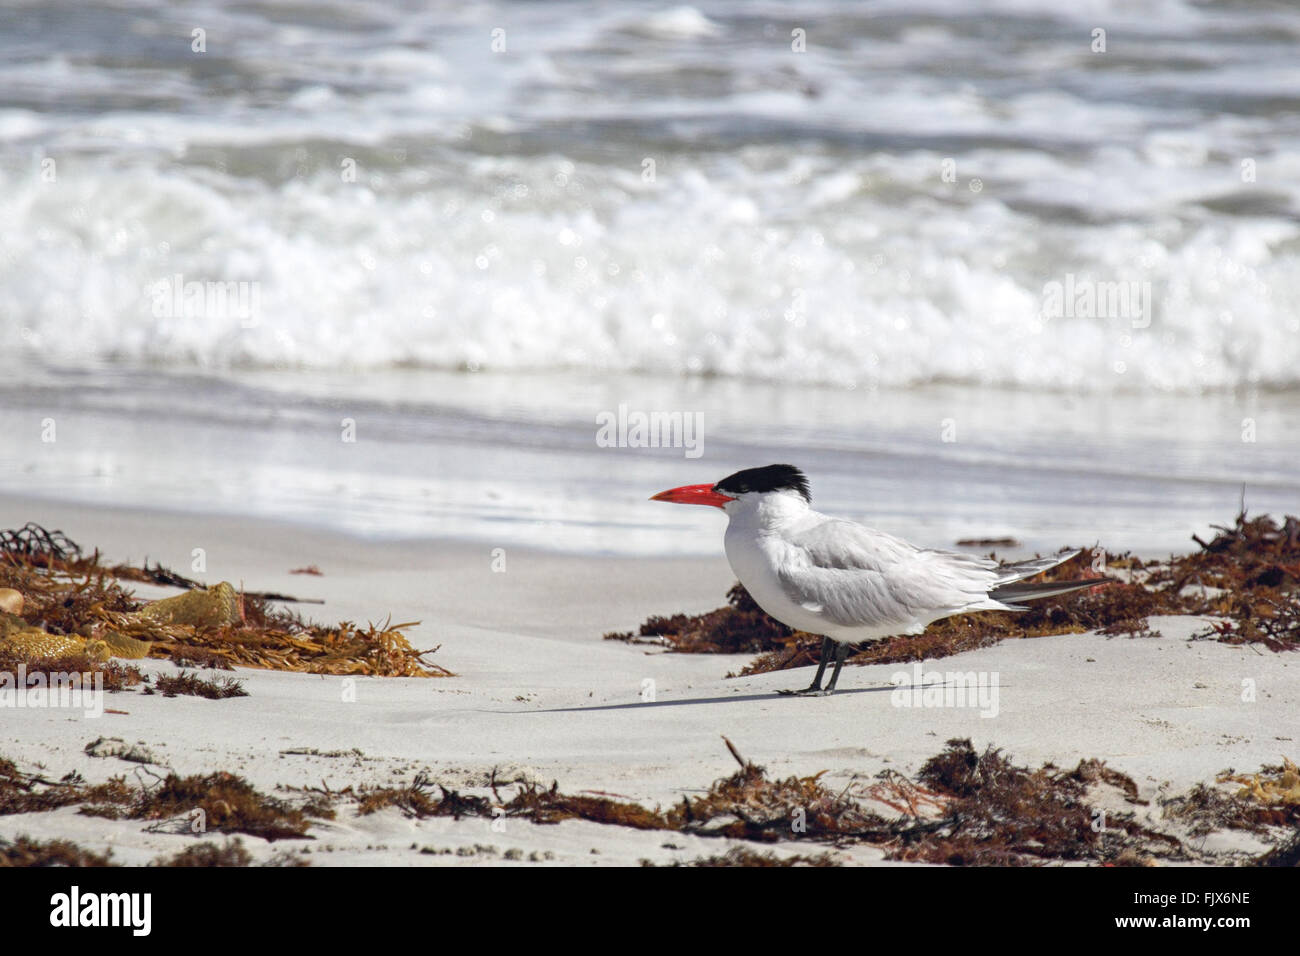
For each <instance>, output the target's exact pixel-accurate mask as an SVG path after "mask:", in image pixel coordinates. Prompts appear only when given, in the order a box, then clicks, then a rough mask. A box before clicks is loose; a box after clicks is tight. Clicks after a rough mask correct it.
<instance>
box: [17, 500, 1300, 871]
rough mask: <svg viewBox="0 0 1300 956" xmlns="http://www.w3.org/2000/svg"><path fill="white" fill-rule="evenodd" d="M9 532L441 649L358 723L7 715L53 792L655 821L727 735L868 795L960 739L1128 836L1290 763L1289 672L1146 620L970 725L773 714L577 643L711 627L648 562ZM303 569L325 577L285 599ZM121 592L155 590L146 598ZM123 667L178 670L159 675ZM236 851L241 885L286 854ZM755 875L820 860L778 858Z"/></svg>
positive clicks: (1299, 695) (711, 569)
mask: <svg viewBox="0 0 1300 956" xmlns="http://www.w3.org/2000/svg"><path fill="white" fill-rule="evenodd" d="M26 520H35V521H38V522H41V523H44V524H46V525H47V526H50V527H59V528H62V529H63V530H64V531H65V532H66V533H68V534H69V535H71V536H73V537H74V538H75V539H77V540H82V541H86V542H91V541H93V542H95V543H96V544H97V545H98V546H99V547H100V548H101V549H103V550H104V551H105V552H106V553H107V554H108V555H109V556H110V557H112V558H114V559H122V560H127V559H130V560H132V561H136V562H139V561H142V560H144V559H145V557H146V555H147V556H148V558H149V559H150V560H151V561H152V560H160V561H162V562H163V563H164V564H167V563H168V562H169V561H174V562H176V565H177V566H178V567H179V566H180V564H179V562H180V559H181V557H183V556H184V555H187V554H188V553H189V549H190V548H191V547H204V548H205V549H206V550H207V553H208V555H209V570H208V573H207V575H206V576H205V577H206V579H207V580H208V583H216V581H218V580H221V579H232V580H235V579H238V580H237V583H238V581H242V583H243V584H244V586H246V587H248V588H254V587H255V588H258V589H263V590H266V589H271V590H278V591H281V592H285V593H289V594H292V595H294V596H298V597H303V598H323V599H324V600H325V601H326V603H325V604H324V605H322V606H315V605H310V606H307V607H306V608H305V610H306V612H307V613H308V614H309V615H310V616H312V617H314V618H317V619H320V620H329V621H331V622H332V621H335V620H339V619H353V620H362V621H364V620H365V619H366V618H367V617H369V618H374V617H375V616H381V617H382V616H386V615H388V614H390V613H391V614H392V615H393V620H394V621H398V620H401V621H413V620H419V621H420V622H421V623H420V625H419V626H418V627H414V628H411V629H410V630H409V632H408V633H409V636H410V638H411V640H412V642H413V643H414V644H415V645H416V646H417V647H420V648H426V647H433V646H435V645H440V646H441V647H440V650H439V651H438V652H437V655H436V657H435V658H434V659H435V660H436V661H437V662H438V663H440V664H441V665H442V666H444V667H447V668H449V669H450V670H452V671H453V672H454V673H455V674H456V676H455V677H450V678H439V679H414V678H362V679H359V680H357V681H356V685H355V700H354V701H352V700H349V701H347V702H345V701H344V697H345V696H346V695H344V694H343V691H342V684H343V679H341V678H337V677H320V676H309V675H301V674H291V673H275V672H267V671H259V670H255V669H248V668H241V669H239V670H238V673H237V676H238V678H239V679H240V680H242V681H243V682H244V686H245V689H246V690H247V691H248V694H249V696H248V697H245V698H238V699H233V700H222V701H209V700H202V699H198V698H189V697H179V698H163V697H161V696H144V695H142V694H140V693H139V692H138V691H124V692H122V693H119V694H114V695H110V701H109V704H108V706H109V707H110V708H112V709H114V710H122V711H125V713H122V714H105V715H104V716H102V717H100V718H98V719H87V718H85V717H83V716H82V715H81V714H71V715H70V714H69V713H68V712H67V711H60V710H44V711H42V710H12V711H8V712H6V713H5V714H4V715H3V725H2V730H0V755H3V756H5V757H8V758H9V759H11V760H14V761H17V762H18V763H19V764H20V765H26V766H32V765H35V766H40V767H41V768H43V769H42V772H43V774H44V775H45V776H47V777H51V778H57V777H61V776H62V775H64V774H66V773H69V772H73V771H76V772H78V773H80V774H82V775H83V776H84V777H85V778H87V779H88V780H90V781H92V782H95V781H101V780H104V779H107V778H108V777H110V776H112V775H117V774H127V775H128V778H131V775H132V774H133V773H135V774H139V773H141V772H144V769H146V768H142V767H141V765H139V764H132V763H127V762H124V761H122V760H121V759H118V758H97V757H90V756H87V755H86V753H85V752H84V751H85V748H86V746H87V745H88V744H90V743H91V742H92V741H94V740H95V739H97V738H99V737H101V736H107V737H120V738H123V740H125V741H127V742H129V743H136V742H138V743H140V744H141V745H143V746H144V747H145V748H147V749H148V750H149V751H150V752H151V753H152V755H153V756H154V757H155V758H156V760H157V763H156V764H154V765H149V766H147V770H148V771H149V772H153V773H164V772H165V771H166V769H171V770H174V771H176V772H177V773H181V774H185V773H198V772H207V771H210V770H213V769H223V770H228V771H231V772H234V773H237V774H240V775H242V776H244V777H245V778H246V779H248V780H249V781H250V782H252V783H254V784H255V785H256V786H257V787H258V788H259V789H262V790H264V791H267V792H272V791H275V790H276V789H277V788H280V787H326V788H328V789H330V790H341V789H343V788H345V787H347V786H349V785H352V786H366V785H369V786H376V785H400V784H404V783H409V782H410V781H411V779H412V778H413V777H414V775H415V774H417V773H419V772H420V771H424V772H426V773H427V774H428V776H429V777H430V778H431V779H433V780H437V781H440V782H441V783H443V784H444V785H445V786H447V787H452V788H457V789H462V790H466V791H467V792H470V791H472V792H488V791H485V790H484V787H485V785H486V784H487V782H488V779H489V778H490V776H491V774H492V772H493V771H494V770H495V771H496V774H497V780H498V781H503V782H505V781H513V780H522V779H532V780H535V781H537V782H539V783H543V784H545V785H549V784H550V783H551V782H552V781H556V782H558V783H559V785H560V787H561V788H562V789H563V790H564V791H565V792H569V793H577V792H596V793H600V794H606V795H617V796H619V797H622V798H627V799H630V800H633V801H636V802H638V803H643V804H645V805H647V806H654V805H656V804H658V805H661V806H668V805H670V804H673V803H676V802H680V801H681V799H682V797H683V796H684V795H690V794H698V793H701V792H703V791H704V790H705V789H706V788H707V787H708V786H709V784H710V783H712V782H713V781H714V780H715V779H717V778H719V777H722V776H726V775H728V774H730V773H731V772H733V771H734V769H735V765H734V762H733V761H732V758H731V757H730V755H729V754H728V753H727V751H726V748H725V745H724V743H723V740H722V737H723V736H724V735H725V736H726V737H728V738H729V739H731V740H732V741H733V742H734V743H735V744H736V746H737V747H738V749H740V750H741V751H742V752H743V754H744V755H745V757H746V758H748V759H750V760H752V761H754V762H756V763H759V764H762V765H765V766H766V767H767V768H768V770H769V771H770V773H771V775H772V776H774V777H785V776H788V775H791V774H798V775H806V774H814V773H819V772H823V771H824V772H825V774H826V776H825V777H824V778H823V779H824V781H825V782H827V783H828V784H829V785H831V786H832V787H842V786H848V785H850V784H852V783H853V782H854V781H855V780H859V781H860V780H864V779H869V778H871V777H873V776H874V775H875V774H877V773H878V772H880V771H881V770H884V769H893V770H897V771H900V772H902V773H904V774H910V773H914V772H915V771H916V770H917V769H918V768H919V767H920V765H921V764H922V763H923V762H924V761H925V760H926V759H927V758H929V757H931V756H933V755H934V754H935V753H937V752H938V751H939V750H940V749H941V747H942V745H943V743H944V741H946V740H947V739H949V738H952V737H969V738H970V739H971V740H972V741H973V743H974V745H975V747H976V748H977V749H982V748H983V747H984V746H985V745H988V744H992V745H994V746H996V747H1000V748H1003V749H1004V750H1005V751H1006V752H1007V753H1008V754H1009V755H1011V756H1013V757H1014V758H1015V759H1016V760H1017V762H1019V763H1024V764H1028V765H1030V766H1037V765H1039V764H1041V763H1045V762H1052V763H1055V764H1056V765H1058V766H1060V767H1071V766H1073V765H1075V764H1076V763H1078V761H1080V760H1083V759H1087V758H1094V757H1096V758H1100V759H1103V760H1105V761H1106V762H1107V764H1108V765H1109V766H1111V767H1113V768H1115V769H1117V770H1120V771H1122V772H1123V773H1125V774H1127V775H1129V776H1131V777H1132V778H1133V780H1134V781H1136V782H1137V784H1138V786H1139V788H1140V791H1141V795H1142V796H1143V797H1144V798H1145V799H1147V800H1151V801H1152V803H1151V804H1150V806H1149V807H1147V808H1145V810H1144V813H1146V814H1148V815H1149V816H1150V818H1151V819H1152V820H1153V821H1155V822H1158V821H1159V818H1160V810H1159V807H1158V804H1157V802H1156V801H1155V799H1154V798H1158V797H1159V796H1162V795H1165V796H1168V795H1173V794H1176V793H1179V792H1181V791H1184V790H1187V789H1188V788H1190V787H1192V786H1194V785H1195V784H1197V783H1205V782H1211V781H1212V780H1213V778H1214V776H1215V775H1216V774H1217V773H1219V772H1221V771H1223V770H1225V769H1228V768H1236V769H1238V770H1242V769H1254V768H1258V767H1259V766H1260V765H1262V764H1270V763H1276V762H1277V761H1278V759H1279V756H1280V755H1282V754H1292V753H1294V752H1295V747H1296V742H1295V740H1294V736H1293V734H1294V722H1293V720H1292V719H1291V716H1292V715H1294V713H1296V710H1297V707H1300V667H1297V665H1296V664H1295V663H1294V662H1292V661H1289V660H1288V658H1287V656H1286V655H1279V654H1274V653H1271V652H1267V651H1260V650H1257V649H1255V648H1253V647H1250V646H1246V647H1231V646H1227V645H1224V644H1218V643H1211V642H1206V641H1196V642H1189V641H1188V639H1187V638H1188V636H1189V635H1190V634H1191V633H1192V632H1193V631H1194V630H1196V629H1198V627H1199V626H1200V625H1202V623H1203V622H1201V621H1199V620H1197V619H1191V618H1158V619H1154V620H1153V621H1152V624H1153V625H1154V626H1155V627H1156V629H1157V630H1159V631H1160V633H1161V634H1162V636H1160V637H1147V638H1126V637H1109V638H1108V637H1103V636H1099V635H1095V634H1083V635H1064V636H1058V637H1044V638H1037V639H1032V640H1009V641H1003V642H1002V643H1000V644H998V645H996V646H993V647H990V648H985V649H983V650H979V651H974V652H969V653H966V654H961V655H957V656H955V657H949V658H945V659H943V660H941V661H932V662H929V663H928V664H926V665H925V667H926V669H935V670H939V671H959V672H965V671H974V672H983V673H990V674H996V675H997V676H998V682H999V695H998V700H997V707H996V713H995V714H992V715H989V716H981V711H980V710H978V709H975V708H971V707H965V708H956V707H939V708H919V709H918V708H913V707H900V706H896V705H895V703H894V702H893V698H892V691H893V685H892V684H891V678H892V677H893V675H894V674H895V673H897V672H898V671H900V670H902V671H909V672H910V668H907V667H902V666H899V665H881V666H875V667H853V668H849V669H848V670H847V672H846V674H845V678H844V680H843V682H842V683H841V688H842V689H841V692H840V693H837V694H836V695H835V696H834V697H830V698H822V699H785V698H779V697H777V696H776V694H775V691H776V690H777V689H779V688H782V687H786V686H792V685H794V684H796V683H802V682H803V681H804V680H805V679H806V672H805V671H793V672H780V673H774V674H764V675H760V676H756V677H751V678H741V679H730V680H728V679H725V675H726V674H727V673H728V672H729V671H736V670H739V669H740V667H741V666H742V665H743V664H744V663H745V662H746V660H747V659H748V658H747V657H745V656H731V655H721V656H720V655H687V654H668V653H663V652H661V651H659V650H658V649H654V648H647V647H642V646H631V645H627V644H623V643H619V642H613V641H603V640H601V635H602V634H603V633H604V632H606V631H610V630H616V629H628V628H632V627H634V626H635V625H636V624H637V623H639V622H640V621H641V620H642V619H643V618H644V617H645V616H647V615H648V614H651V613H655V612H662V611H666V610H670V609H671V610H681V611H687V612H696V611H704V610H708V609H710V608H712V607H715V606H717V605H718V604H720V603H721V601H720V596H721V595H722V594H723V593H724V591H725V589H726V588H727V587H728V586H729V585H730V583H731V581H732V576H731V573H730V570H729V568H728V567H727V565H726V562H725V559H724V558H723V557H722V555H720V554H719V555H718V557H717V558H714V559H709V558H698V559H696V558H683V559H675V560H663V559H640V558H638V559H633V558H583V557H572V556H562V555H554V554H546V553H541V552H533V551H527V550H523V549H510V550H509V551H508V552H507V554H506V555H505V558H506V570H505V571H504V572H494V571H493V570H492V555H491V554H490V553H489V551H488V550H487V549H485V548H483V547H480V546H477V545H464V544H455V543H446V544H438V543H426V544H411V543H387V544H375V543H366V542H363V541H359V540H357V539H353V538H348V537H345V536H341V535H334V534H327V533H321V532H312V531H308V530H304V529H301V528H297V527H294V526H291V525H285V524H273V523H265V522H240V521H235V520H231V519H227V518H200V517H194V516H186V515H168V514H159V513H153V514H145V513H142V512H137V511H127V510H109V509H91V508H85V507H70V506H55V505H52V504H49V503H43V502H39V501H33V500H23V499H17V498H12V497H9V498H5V499H3V500H2V501H0V525H3V526H12V525H14V524H16V523H21V522H22V521H26ZM306 564H315V565H317V566H318V567H319V568H320V569H321V570H322V571H323V576H321V577H311V576H303V575H291V574H289V573H288V572H289V570H290V569H291V568H297V567H302V566H304V565H306ZM139 593H140V594H141V595H142V596H146V597H152V596H159V597H161V596H165V595H166V594H169V593H174V592H173V591H170V590H168V589H165V588H158V587H153V586H149V585H145V586H143V587H142V588H141V589H140V592H139ZM143 666H144V669H145V670H146V671H147V672H174V671H175V666H174V665H173V664H172V663H170V662H162V661H146V662H143ZM647 680H650V681H653V682H654V699H653V701H647V700H644V699H643V688H644V682H645V681H647ZM909 680H910V678H909ZM1244 680H1250V681H1253V682H1255V684H1256V686H1257V687H1258V695H1257V697H1256V699H1255V700H1254V701H1253V702H1250V703H1245V702H1243V700H1242V697H1243V694H1242V687H1243V683H1242V682H1243V681H1244ZM986 710H987V708H986ZM291 751H293V752H291ZM1164 825H1165V826H1168V824H1164ZM19 834H28V835H32V836H36V837H40V838H43V839H48V838H52V837H62V838H67V839H71V840H74V841H75V842H76V843H78V844H79V845H81V846H83V847H86V848H88V849H96V850H105V849H110V848H111V849H112V851H113V854H114V860H116V861H118V862H124V863H146V862H148V861H149V860H152V859H154V858H155V857H157V856H159V855H162V854H164V853H167V852H175V851H176V849H177V844H178V842H180V841H182V840H183V839H184V838H183V837H178V836H176V835H170V834H157V833H148V832H143V830H142V827H141V825H140V823H139V822H138V821H106V820H103V819H98V818H88V817H85V816H79V815H78V814H77V813H76V812H75V810H72V809H66V808H65V809H62V810H57V811H53V812H49V813H42V814H26V815H22V816H4V817H0V836H4V837H10V838H12V837H15V836H17V835H19ZM311 835H312V836H313V837H315V839H314V840H312V841H307V842H308V843H309V846H308V847H307V849H308V851H309V856H310V860H311V862H312V863H313V864H314V865H325V864H336V865H358V864H375V863H384V864H401V865H418V864H422V863H438V864H446V863H455V864H475V863H483V864H500V863H502V862H505V861H514V860H518V861H520V863H521V864H526V863H530V862H531V863H534V864H538V863H553V864H563V865H628V864H636V863H638V862H639V861H641V860H651V861H654V862H656V863H667V862H672V861H674V860H681V861H686V860H690V859H694V858H697V857H700V856H705V855H709V854H716V853H720V852H722V851H723V850H724V849H725V844H726V841H720V840H717V839H706V838H702V837H697V836H688V835H682V834H663V833H656V832H641V831H634V830H630V829H627V828H624V827H616V826H606V825H600V824H596V823H591V822H585V821H566V822H563V823H561V824H558V825H554V826H546V825H537V824H530V823H525V822H521V821H517V820H510V821H505V822H504V823H502V822H500V821H485V820H482V819H463V820H459V821H452V820H450V819H446V818H439V819H426V820H412V819H407V818H405V817H404V816H403V815H402V814H401V813H399V812H398V811H397V810H393V809H390V810H385V811H382V812H380V813H376V814H373V815H370V816H366V817H358V816H356V815H354V814H352V813H347V812H345V813H341V814H340V816H339V817H338V819H336V820H334V821H330V822H323V823H320V824H318V825H314V826H313V827H312V830H311ZM244 842H245V844H246V845H248V848H249V849H250V851H251V852H252V853H253V854H254V855H255V857H258V858H262V859H266V858H269V857H270V856H271V855H272V854H273V853H275V852H276V851H280V850H283V849H284V848H285V844H284V843H275V844H270V843H265V842H264V841H261V840H258V839H251V838H245V839H244ZM290 842H291V843H294V842H298V843H301V842H302V841H290ZM1200 846H1201V847H1202V849H1203V850H1204V851H1205V852H1206V853H1227V854H1229V855H1231V854H1232V853H1240V854H1246V853H1259V852H1261V850H1262V849H1264V848H1265V846H1266V844H1264V843H1261V842H1260V841H1259V840H1258V839H1256V838H1252V837H1250V836H1249V835H1244V834H1242V833H1239V832H1232V833H1229V834H1226V835H1224V834H1216V835H1212V836H1211V837H1209V838H1207V839H1203V840H1201V841H1200ZM489 848H490V849H489ZM765 849H768V848H765ZM771 849H775V850H776V851H777V852H779V853H796V852H808V851H810V850H813V849H822V848H817V847H811V846H809V845H808V842H807V841H805V842H803V843H801V842H800V840H799V839H798V837H797V835H795V834H792V836H791V839H790V840H789V841H785V842H783V843H780V844H777V845H776V846H775V847H774V848H771ZM301 850H302V848H301V847H295V848H294V851H295V852H301ZM422 850H423V851H425V852H421V851H422ZM442 851H449V852H447V853H444V852H442ZM835 852H836V854H837V855H838V856H839V857H840V858H841V859H842V860H843V861H844V862H876V861H879V860H880V859H881V857H882V855H883V853H882V851H880V850H879V849H876V848H872V847H853V848H848V849H841V850H836V851H835ZM1227 858H1228V857H1224V859H1227Z"/></svg>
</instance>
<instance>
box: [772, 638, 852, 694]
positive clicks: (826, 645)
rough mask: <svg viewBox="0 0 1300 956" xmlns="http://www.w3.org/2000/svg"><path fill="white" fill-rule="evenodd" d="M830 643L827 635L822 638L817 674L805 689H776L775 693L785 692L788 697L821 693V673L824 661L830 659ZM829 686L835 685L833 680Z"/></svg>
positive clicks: (823, 669) (824, 670) (824, 666)
mask: <svg viewBox="0 0 1300 956" xmlns="http://www.w3.org/2000/svg"><path fill="white" fill-rule="evenodd" d="M831 643H832V642H831V639H830V638H829V637H823V638H822V652H821V661H820V662H819V663H818V665H817V676H816V677H814V678H813V682H812V684H811V685H810V686H809V687H807V688H806V689H805V690H781V691H777V693H778V694H785V695H786V696H788V697H789V696H794V697H802V696H805V695H812V694H820V693H822V675H823V674H825V673H826V662H827V661H829V660H830V659H831ZM836 673H839V672H838V670H837V671H836ZM831 686H832V687H834V686H835V685H834V683H833V682H832V684H831Z"/></svg>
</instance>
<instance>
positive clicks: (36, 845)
mask: <svg viewBox="0 0 1300 956" xmlns="http://www.w3.org/2000/svg"><path fill="white" fill-rule="evenodd" d="M112 856H113V851H112V850H108V851H106V852H105V853H102V854H101V853H95V852H93V851H91V850H86V849H83V848H81V847H79V846H77V845H76V844H75V843H72V842H71V841H69V840H33V839H32V838H31V837H28V836H26V835H22V836H19V837H17V838H16V839H14V840H5V839H3V838H0V869H3V868H5V867H11V866H12V867H18V866H74V867H85V866H117V865H118V864H116V863H113V862H111V860H112Z"/></svg>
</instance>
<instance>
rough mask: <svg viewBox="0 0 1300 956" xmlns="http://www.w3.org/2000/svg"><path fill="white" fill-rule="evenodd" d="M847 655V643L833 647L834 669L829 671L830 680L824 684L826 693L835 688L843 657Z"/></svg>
mask: <svg viewBox="0 0 1300 956" xmlns="http://www.w3.org/2000/svg"><path fill="white" fill-rule="evenodd" d="M848 656H849V645H848V644H841V645H840V646H839V647H837V648H835V670H834V671H832V672H831V682H830V683H829V684H827V685H826V693H828V694H829V693H830V692H831V691H833V690H834V689H835V682H836V681H838V680H839V679H840V668H841V667H843V666H844V658H846V657H848Z"/></svg>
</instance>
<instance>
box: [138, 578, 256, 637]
mask: <svg viewBox="0 0 1300 956" xmlns="http://www.w3.org/2000/svg"><path fill="white" fill-rule="evenodd" d="M136 613H137V616H138V617H139V618H142V619H145V620H150V621H157V622H158V623H159V624H190V625H193V626H194V627H221V626H222V625H225V624H238V623H239V622H240V621H241V620H243V614H242V613H241V608H240V600H239V594H238V593H237V592H236V591H235V589H234V588H233V587H231V586H230V584H229V582H226V581H222V582H221V583H220V584H216V585H213V586H212V587H210V588H207V589H206V590H203V591H197V590H196V591H186V592H185V593H184V594H178V595H176V596H175V597H169V598H163V599H162V600H161V601H154V602H153V603H151V604H149V605H147V606H146V607H145V608H144V609H143V610H141V611H138V612H136Z"/></svg>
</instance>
